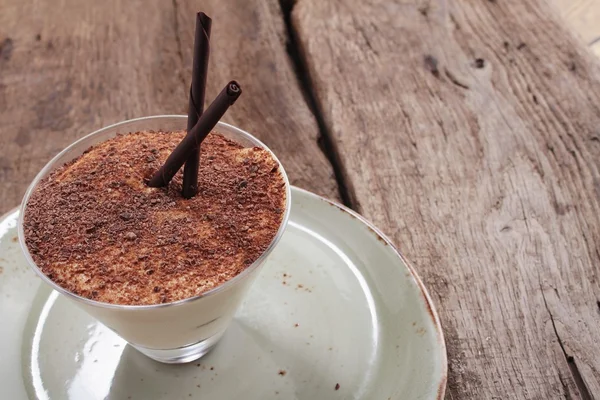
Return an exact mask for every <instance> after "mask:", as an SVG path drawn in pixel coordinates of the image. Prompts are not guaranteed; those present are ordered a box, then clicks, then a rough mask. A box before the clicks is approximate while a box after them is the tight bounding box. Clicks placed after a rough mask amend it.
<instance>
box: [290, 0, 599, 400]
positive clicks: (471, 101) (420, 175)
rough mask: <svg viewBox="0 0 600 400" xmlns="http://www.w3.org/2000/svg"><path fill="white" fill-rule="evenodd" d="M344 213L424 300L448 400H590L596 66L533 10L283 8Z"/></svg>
mask: <svg viewBox="0 0 600 400" xmlns="http://www.w3.org/2000/svg"><path fill="white" fill-rule="evenodd" d="M292 23H293V26H294V29H295V31H296V34H297V36H298V37H299V41H300V43H301V51H302V53H303V54H304V59H305V62H306V64H307V67H308V70H309V73H310V77H311V80H312V82H313V85H314V86H313V90H314V95H315V97H316V99H317V102H318V106H319V110H320V112H321V114H322V117H323V119H324V121H325V125H326V128H327V130H328V134H329V135H330V137H331V140H332V142H333V143H334V148H335V150H336V151H337V156H338V158H339V160H340V163H341V166H340V168H341V172H342V175H343V178H344V181H345V182H344V183H345V186H346V187H347V188H348V191H349V193H348V196H349V197H350V198H351V199H352V205H353V206H354V207H355V208H356V209H357V210H358V211H360V212H361V213H363V214H365V215H366V216H367V217H369V218H370V219H372V220H373V221H374V222H375V223H376V224H377V225H379V226H380V227H381V228H383V230H384V231H386V232H387V233H388V234H390V235H391V236H392V238H393V239H394V240H395V241H396V243H398V245H399V247H400V249H401V250H402V251H404V252H405V254H406V255H407V257H408V259H409V260H412V261H413V262H414V264H415V265H416V267H417V269H418V271H419V273H420V274H421V276H423V277H424V279H425V282H426V284H427V285H428V287H429V288H430V290H431V291H432V294H433V295H434V298H435V300H436V303H437V305H438V309H439V311H440V312H441V317H442V324H443V327H444V330H445V333H446V337H447V344H448V353H449V354H448V355H449V363H450V365H449V367H450V376H449V385H448V392H447V398H449V399H558V398H567V399H571V398H582V399H590V398H593V396H596V395H597V394H598V393H600V348H599V347H598V345H597V343H599V342H600V309H599V307H598V299H600V282H599V281H598V274H599V272H600V269H599V265H600V250H599V247H598V243H600V203H599V196H600V173H599V168H600V161H599V160H600V134H599V130H598V129H599V128H598V127H599V126H600V108H599V104H600V68H599V67H598V64H597V63H596V60H595V59H593V58H592V56H591V54H590V53H589V52H588V51H587V50H586V49H584V48H583V47H582V46H581V45H580V44H579V42H578V40H576V39H575V38H574V37H573V36H572V35H571V33H570V32H569V31H568V30H567V28H566V27H565V26H564V25H563V22H562V20H561V19H560V17H559V16H558V15H557V14H556V13H555V11H554V9H552V8H551V7H550V6H549V5H548V3H547V2H545V1H542V0H532V1H527V2H523V1H520V0H489V1H481V0H463V1H451V0H449V1H431V2H430V1H411V2H389V1H381V0H363V1H354V0H346V1H342V0H337V1H328V2H323V1H319V0H298V2H297V3H296V5H295V7H294V9H293V12H292Z"/></svg>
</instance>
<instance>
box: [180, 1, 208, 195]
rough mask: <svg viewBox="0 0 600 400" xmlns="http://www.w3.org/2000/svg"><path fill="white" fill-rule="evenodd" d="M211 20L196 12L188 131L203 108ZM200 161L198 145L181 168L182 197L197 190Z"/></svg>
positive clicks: (193, 193)
mask: <svg viewBox="0 0 600 400" xmlns="http://www.w3.org/2000/svg"><path fill="white" fill-rule="evenodd" d="M211 25H212V20H211V19H210V18H209V17H208V15H206V14H204V13H202V12H199V13H198V14H196V36H195V38H194V62H193V66H192V86H191V87H190V101H189V106H188V123H187V130H188V132H189V131H191V130H192V128H193V127H194V126H195V125H196V123H197V122H198V118H199V117H200V115H202V111H203V110H204V93H205V90H206V76H207V71H208V56H209V54H210V28H211ZM199 162H200V147H198V148H197V149H194V150H193V151H192V153H191V154H190V156H189V157H188V158H187V160H186V161H185V167H184V168H183V197H185V198H186V199H189V198H191V197H193V196H195V195H196V192H197V191H198V166H199Z"/></svg>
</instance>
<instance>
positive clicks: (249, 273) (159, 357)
mask: <svg viewBox="0 0 600 400" xmlns="http://www.w3.org/2000/svg"><path fill="white" fill-rule="evenodd" d="M186 125H187V117H186V116H179V115H159V116H153V117H145V118H138V119H132V120H129V121H124V122H120V123H117V124H114V125H111V126H108V127H106V128H103V129H100V130H98V131H96V132H94V133H91V134H89V135H88V136H85V137H84V138H82V139H79V140H78V141H76V142H75V143H73V144H71V145H70V146H69V147H67V148H66V149H64V150H63V151H62V152H60V153H59V154H58V155H57V156H56V157H54V158H53V159H52V160H51V161H50V162H49V163H48V164H46V166H45V167H44V168H43V169H42V170H41V171H40V173H39V174H38V175H37V176H36V177H35V179H34V180H33V182H32V183H31V185H30V186H29V188H28V189H27V192H26V193H25V197H24V198H23V202H22V203H21V212H20V213H19V221H18V232H19V243H20V245H21V248H22V249H23V252H24V254H25V258H26V259H27V262H28V263H29V265H30V266H31V267H32V268H33V270H34V271H35V272H36V273H37V274H38V275H39V276H40V277H41V278H42V280H43V281H44V282H45V283H46V284H48V285H50V286H51V287H52V288H53V289H54V290H56V291H58V292H59V293H61V294H62V295H64V296H66V297H67V298H68V299H70V300H72V301H73V302H74V303H75V304H77V305H78V306H79V307H81V308H82V309H84V310H85V311H86V312H87V313H89V314H90V315H92V316H93V317H95V318H96V319H97V320H98V321H100V322H101V323H103V324H104V325H106V326H107V327H109V328H110V329H112V330H113V331H115V332H116V333H117V334H118V335H120V336H121V337H122V338H123V339H125V340H126V341H127V342H128V343H129V344H130V345H132V346H133V347H134V348H136V349H137V350H139V351H140V352H142V353H143V354H145V355H147V356H148V357H150V358H152V359H154V360H156V361H160V362H164V363H172V364H178V363H185V362H190V361H193V360H196V359H198V358H200V357H202V356H203V355H205V354H206V353H208V352H209V351H210V350H211V349H212V348H213V347H214V346H215V345H216V344H217V342H218V341H219V339H220V338H221V337H222V336H223V334H224V333H225V330H226V329H227V327H228V326H229V324H230V322H231V320H232V318H233V316H234V314H235V311H236V310H237V308H238V306H239V305H240V303H241V302H242V299H243V297H244V294H245V293H246V292H247V291H248V289H249V287H250V285H251V284H252V282H253V281H254V279H255V278H256V276H257V275H258V271H259V270H260V267H261V266H262V265H263V264H264V262H265V259H266V258H267V256H268V255H269V254H270V253H271V251H272V250H273V248H274V247H275V245H276V244H277V242H278V241H279V240H280V239H281V236H282V235H283V232H284V230H285V227H286V225H287V222H288V218H289V214H290V205H291V191H290V185H289V181H288V178H287V175H286V174H285V171H284V169H283V167H282V166H281V163H279V167H280V171H281V174H282V176H283V179H284V182H285V186H286V200H285V211H284V215H283V219H282V222H281V225H280V227H279V229H278V231H277V234H276V235H275V237H274V238H273V240H272V241H271V244H270V245H269V247H268V248H267V250H265V252H264V253H263V254H262V255H261V256H260V257H259V258H258V259H257V260H256V261H254V263H253V264H252V265H250V266H249V267H248V268H246V269H245V270H244V271H243V272H242V273H240V274H239V275H237V276H235V277H234V278H232V279H230V280H229V281H227V282H225V283H223V284H222V285H220V286H218V287H216V288H214V289H211V290H209V291H208V292H205V293H203V294H201V295H199V296H196V297H191V298H188V299H184V300H180V301H176V302H172V303H165V304H155V305H139V306H135V305H118V304H110V303H102V302H98V301H94V300H90V299H87V298H84V297H81V296H78V295H76V294H74V293H71V292H69V291H67V290H65V289H64V288H62V287H60V286H59V285H57V284H56V283H54V282H53V281H52V280H51V279H49V278H48V277H47V276H46V275H44V273H42V271H41V270H40V269H39V268H38V266H37V265H36V264H35V262H34V261H33V259H32V258H31V255H30V254H29V251H28V250H27V246H26V245H25V240H24V235H23V218H24V216H25V214H26V213H27V201H28V200H29V197H30V196H31V194H32V193H33V191H34V190H35V188H36V186H37V184H38V183H39V182H40V180H41V179H43V178H44V177H46V176H47V175H48V174H49V173H50V172H51V171H52V170H54V169H55V168H57V167H60V166H62V165H63V164H64V163H66V162H68V161H70V160H72V159H74V158H75V157H78V156H80V155H81V154H82V153H83V152H84V151H85V150H86V149H87V148H89V147H90V146H93V145H95V144H97V143H100V142H103V141H105V140H107V139H109V138H111V137H114V136H115V135H116V134H117V133H127V132H135V131H142V130H154V131H159V130H163V131H173V130H183V129H185V128H186ZM215 131H217V132H219V133H221V134H223V135H224V136H225V137H228V138H231V139H233V140H236V141H237V142H239V143H241V144H242V145H244V146H258V147H261V148H263V149H265V150H267V151H269V152H270V153H271V155H272V156H273V158H274V159H275V160H277V158H276V157H275V155H274V154H273V153H272V152H271V151H270V150H269V148H268V147H267V146H265V145H264V144H263V143H262V142H261V141H259V140H258V139H256V138H255V137H254V136H252V135H250V134H249V133H247V132H244V131H242V130H241V129H238V128H236V127H234V126H231V125H228V124H224V123H221V122H219V124H218V125H217V126H216V127H215ZM277 162H279V160H277Z"/></svg>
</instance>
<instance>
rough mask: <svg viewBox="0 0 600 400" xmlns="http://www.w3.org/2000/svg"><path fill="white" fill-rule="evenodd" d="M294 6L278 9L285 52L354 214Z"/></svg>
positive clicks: (285, 3)
mask: <svg viewBox="0 0 600 400" xmlns="http://www.w3.org/2000/svg"><path fill="white" fill-rule="evenodd" d="M173 1H176V0H173ZM295 5H296V0H279V6H280V8H281V13H282V15H283V21H284V25H285V29H286V34H287V38H286V51H287V53H288V56H289V58H290V62H291V64H292V68H293V70H294V73H295V75H296V79H297V80H298V86H300V89H301V90H302V94H303V96H304V100H305V101H306V104H307V105H308V107H309V109H310V111H311V112H312V113H313V115H314V117H315V120H316V122H317V126H318V127H319V132H320V134H321V135H320V137H319V139H318V141H317V144H318V145H319V148H320V149H321V151H323V154H325V157H327V160H328V161H329V163H330V164H331V166H332V168H333V173H334V175H335V180H336V182H337V185H338V191H339V194H340V198H341V200H342V203H343V204H344V205H345V206H346V207H349V208H352V209H354V210H357V208H358V204H357V202H356V201H355V200H354V199H355V196H354V195H353V193H352V191H351V190H350V189H349V188H348V185H347V183H346V178H345V174H344V173H343V167H342V163H341V160H340V157H339V153H338V150H337V149H336V146H335V144H334V141H333V139H332V137H331V133H330V132H329V130H328V129H327V125H326V124H325V120H324V119H323V113H322V111H321V109H320V107H319V105H318V102H317V97H316V95H315V93H314V90H313V84H312V81H311V78H310V75H309V72H308V68H307V66H306V60H305V58H304V57H305V56H304V54H303V52H302V50H301V48H300V44H299V42H298V39H297V34H296V31H295V30H294V27H293V24H292V11H293V9H294V6H295Z"/></svg>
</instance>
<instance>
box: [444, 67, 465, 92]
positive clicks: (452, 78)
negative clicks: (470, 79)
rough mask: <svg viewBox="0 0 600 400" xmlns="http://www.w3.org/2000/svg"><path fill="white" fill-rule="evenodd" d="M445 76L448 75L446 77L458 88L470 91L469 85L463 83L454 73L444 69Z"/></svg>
mask: <svg viewBox="0 0 600 400" xmlns="http://www.w3.org/2000/svg"><path fill="white" fill-rule="evenodd" d="M444 74H446V77H447V78H448V79H449V80H450V82H452V83H453V84H455V85H456V86H458V87H461V88H463V89H467V90H468V89H469V85H467V84H466V83H462V82H461V81H460V80H459V79H458V78H457V77H456V76H455V75H454V74H453V73H452V72H450V70H449V69H448V68H445V67H444Z"/></svg>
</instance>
